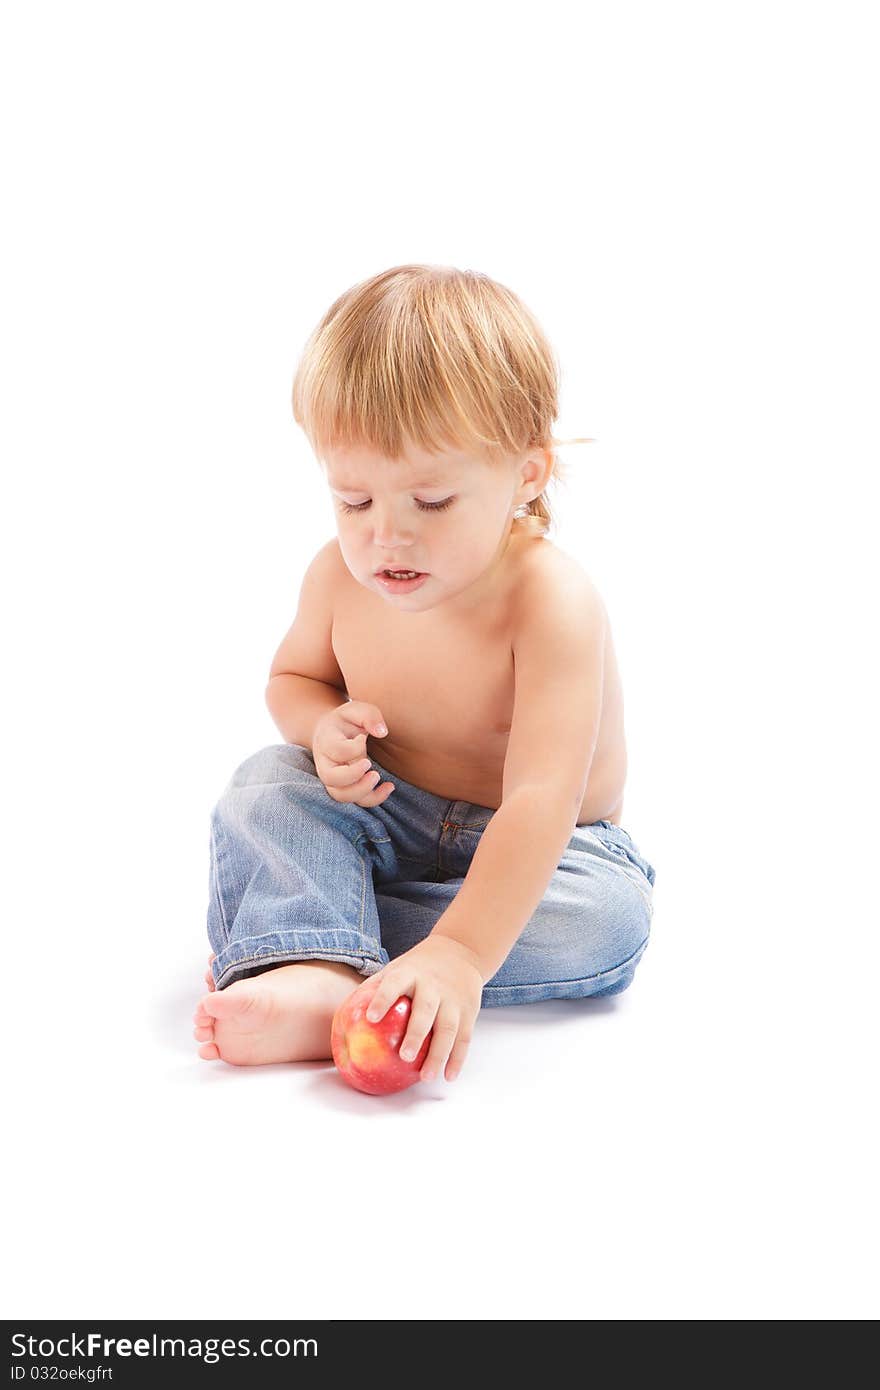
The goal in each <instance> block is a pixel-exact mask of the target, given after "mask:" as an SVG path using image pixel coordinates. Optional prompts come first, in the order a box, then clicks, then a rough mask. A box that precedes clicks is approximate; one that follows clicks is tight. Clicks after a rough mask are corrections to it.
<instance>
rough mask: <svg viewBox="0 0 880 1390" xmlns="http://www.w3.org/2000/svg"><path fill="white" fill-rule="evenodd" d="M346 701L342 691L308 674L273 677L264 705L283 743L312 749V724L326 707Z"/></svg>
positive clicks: (314, 723) (345, 702)
mask: <svg viewBox="0 0 880 1390" xmlns="http://www.w3.org/2000/svg"><path fill="white" fill-rule="evenodd" d="M347 703H348V696H347V695H346V693H345V691H344V690H338V689H337V688H336V686H334V685H327V684H325V682H324V681H316V680H312V678H311V677H310V676H294V675H287V674H283V675H279V676H273V677H272V679H271V680H270V682H269V684H268V685H267V687H266V704H267V705H268V707H269V713H270V714H271V716H272V718H273V719H274V720H275V723H276V724H277V725H278V728H279V729H280V731H281V734H282V735H283V737H284V742H285V743H298V744H299V745H300V747H301V748H308V749H311V746H312V734H313V733H314V729H315V725H316V724H317V722H318V720H319V719H320V718H321V715H322V714H326V713H327V711H328V710H331V709H339V706H340V705H345V704H347Z"/></svg>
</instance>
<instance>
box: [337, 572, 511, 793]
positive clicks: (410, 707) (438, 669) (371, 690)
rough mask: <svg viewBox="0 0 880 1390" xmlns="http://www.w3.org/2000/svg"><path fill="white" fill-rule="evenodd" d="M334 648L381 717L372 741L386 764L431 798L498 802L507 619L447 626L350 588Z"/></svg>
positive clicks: (507, 689)
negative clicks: (380, 729) (383, 731)
mask: <svg viewBox="0 0 880 1390" xmlns="http://www.w3.org/2000/svg"><path fill="white" fill-rule="evenodd" d="M333 650H334V653H335V656H336V660H337V661H338V663H339V668H340V670H341V671H342V674H343V677H344V679H345V688H346V690H347V691H348V694H349V696H350V698H351V699H352V700H366V701H369V702H370V703H371V704H375V705H378V707H379V708H380V709H381V711H382V714H383V716H384V718H385V723H386V725H387V727H388V735H387V737H385V738H381V739H371V740H370V741H369V744H368V753H369V754H371V755H372V756H374V757H375V758H376V760H377V761H378V762H380V763H381V764H382V766H383V767H386V768H387V769H388V771H389V772H392V773H396V774H397V775H398V776H400V777H403V778H404V779H405V780H406V781H408V782H412V783H414V784H415V785H416V786H419V787H423V788H424V789H425V790H426V791H430V792H432V793H433V794H434V795H435V796H442V797H449V799H450V800H460V801H471V802H473V803H474V804H475V805H480V806H493V807H494V806H497V805H500V802H501V786H502V774H503V769H504V756H505V750H506V748H507V739H508V735H509V733H510V725H511V719H512V716H513V697H514V667H513V650H512V630H511V626H510V624H509V622H508V621H506V620H505V619H504V618H501V619H495V620H494V621H491V622H489V621H481V622H465V621H459V622H455V623H452V624H447V623H442V622H437V621H436V620H433V619H432V615H430V614H417V615H412V614H404V615H399V614H395V613H394V612H393V611H389V609H388V608H387V607H386V606H385V605H382V604H381V603H380V604H379V605H378V609H377V605H376V602H375V600H374V599H373V598H372V596H371V595H368V594H367V595H365V596H364V598H363V599H361V598H360V597H359V596H358V595H356V594H350V595H349V596H348V597H347V601H346V602H344V603H341V604H340V605H339V606H338V608H337V612H336V613H335V615H334V622H333Z"/></svg>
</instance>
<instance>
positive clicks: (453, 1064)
mask: <svg viewBox="0 0 880 1390" xmlns="http://www.w3.org/2000/svg"><path fill="white" fill-rule="evenodd" d="M469 1045H470V1036H469V1035H468V1036H465V1034H464V1033H459V1035H458V1037H457V1038H456V1039H455V1046H454V1047H453V1049H452V1051H451V1052H450V1054H449V1061H448V1062H447V1064H446V1080H447V1081H454V1080H455V1078H456V1077H457V1076H458V1074H459V1072H460V1071H461V1069H462V1067H463V1066H464V1059H465V1057H466V1056H467V1050H468V1047H469Z"/></svg>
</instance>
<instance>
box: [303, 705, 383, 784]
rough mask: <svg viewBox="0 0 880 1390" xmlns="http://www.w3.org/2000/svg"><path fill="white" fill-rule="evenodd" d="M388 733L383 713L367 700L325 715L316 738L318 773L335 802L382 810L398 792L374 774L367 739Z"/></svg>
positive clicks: (315, 755)
mask: <svg viewBox="0 0 880 1390" xmlns="http://www.w3.org/2000/svg"><path fill="white" fill-rule="evenodd" d="M380 728H381V729H382V730H383V731H384V733H387V732H388V731H387V729H386V728H385V724H384V721H383V719H382V714H381V711H380V710H379V709H378V708H377V706H376V705H368V704H366V703H365V702H364V701H363V700H349V702H348V704H347V705H340V707H339V709H331V710H328V711H327V713H326V714H322V715H321V718H320V719H319V720H318V722H317V724H316V725H315V729H314V733H313V734H312V757H313V758H314V761H315V771H316V772H317V774H318V776H319V777H320V779H321V781H322V782H323V783H324V786H325V787H326V788H327V791H328V793H329V795H330V796H332V797H333V800H334V801H348V802H351V803H352V804H353V805H355V806H380V805H381V804H382V802H383V801H387V799H388V797H389V796H390V795H391V793H392V792H393V790H394V783H393V782H382V785H381V786H379V785H377V784H378V783H379V782H380V781H381V778H380V775H379V773H378V772H376V771H375V770H370V759H369V758H368V757H366V756H365V754H366V751H367V735H368V734H369V735H370V736H371V737H375V738H382V737H383V736H384V735H383V734H380V733H379V729H380Z"/></svg>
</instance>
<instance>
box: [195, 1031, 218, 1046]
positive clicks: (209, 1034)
mask: <svg viewBox="0 0 880 1390" xmlns="http://www.w3.org/2000/svg"><path fill="white" fill-rule="evenodd" d="M193 1037H194V1038H195V1040H196V1042H201V1043H204V1042H213V1041H214V1029H213V1028H194V1029H193Z"/></svg>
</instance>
